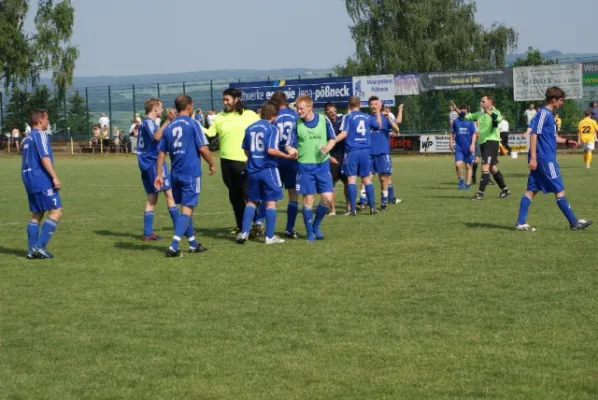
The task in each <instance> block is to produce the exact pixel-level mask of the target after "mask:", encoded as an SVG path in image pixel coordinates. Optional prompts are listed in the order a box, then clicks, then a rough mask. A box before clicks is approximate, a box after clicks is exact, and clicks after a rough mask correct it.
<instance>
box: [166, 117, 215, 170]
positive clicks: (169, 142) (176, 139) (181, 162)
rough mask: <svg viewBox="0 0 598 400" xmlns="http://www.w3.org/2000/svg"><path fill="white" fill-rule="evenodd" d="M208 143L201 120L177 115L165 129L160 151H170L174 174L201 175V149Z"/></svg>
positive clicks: (171, 166)
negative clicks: (200, 123)
mask: <svg viewBox="0 0 598 400" xmlns="http://www.w3.org/2000/svg"><path fill="white" fill-rule="evenodd" d="M207 145H208V139H207V138H206V135H205V134H204V133H203V130H202V129H201V126H200V125H199V122H197V121H196V120H194V119H193V118H191V117H183V116H180V117H176V118H175V119H174V120H173V121H172V122H171V123H170V124H169V125H168V126H167V127H166V128H165V129H164V134H163V135H162V140H160V144H159V145H158V151H161V152H164V153H168V155H169V157H170V168H171V174H172V176H175V175H176V176H178V177H181V176H186V177H198V176H201V160H200V159H199V153H198V151H199V149H200V148H202V147H203V146H207Z"/></svg>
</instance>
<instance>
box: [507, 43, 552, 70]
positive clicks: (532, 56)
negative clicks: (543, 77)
mask: <svg viewBox="0 0 598 400" xmlns="http://www.w3.org/2000/svg"><path fill="white" fill-rule="evenodd" d="M552 64H554V60H551V59H549V58H545V57H543V56H542V54H541V53H540V50H538V49H534V48H533V47H528V49H527V51H526V52H525V58H520V57H518V58H517V61H515V62H514V63H513V66H514V67H532V66H538V65H552Z"/></svg>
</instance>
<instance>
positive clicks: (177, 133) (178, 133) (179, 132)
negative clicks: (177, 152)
mask: <svg viewBox="0 0 598 400" xmlns="http://www.w3.org/2000/svg"><path fill="white" fill-rule="evenodd" d="M172 136H173V137H174V144H173V147H174V148H175V149H176V148H178V147H183V143H181V139H182V137H183V128H181V127H180V126H177V127H176V128H174V129H173V130H172Z"/></svg>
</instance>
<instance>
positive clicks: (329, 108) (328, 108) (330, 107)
mask: <svg viewBox="0 0 598 400" xmlns="http://www.w3.org/2000/svg"><path fill="white" fill-rule="evenodd" d="M324 114H326V116H327V117H328V119H329V120H331V121H334V120H336V106H335V105H334V104H332V103H331V102H328V103H326V104H325V105H324Z"/></svg>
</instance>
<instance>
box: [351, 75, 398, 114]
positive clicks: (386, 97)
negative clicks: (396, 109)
mask: <svg viewBox="0 0 598 400" xmlns="http://www.w3.org/2000/svg"><path fill="white" fill-rule="evenodd" d="M353 93H354V94H355V96H358V97H359V98H360V99H361V106H362V107H367V105H368V99H369V98H370V97H371V96H377V97H378V98H380V100H381V101H382V104H384V105H387V106H394V105H395V77H394V75H373V76H354V77H353Z"/></svg>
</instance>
